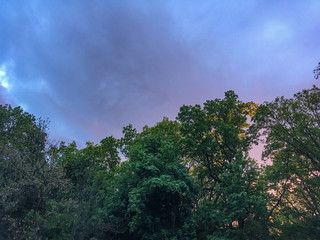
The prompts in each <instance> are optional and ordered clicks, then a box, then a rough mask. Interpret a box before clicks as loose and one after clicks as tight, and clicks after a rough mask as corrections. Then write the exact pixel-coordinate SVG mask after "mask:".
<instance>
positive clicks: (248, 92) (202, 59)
mask: <svg viewBox="0 0 320 240" xmlns="http://www.w3.org/2000/svg"><path fill="white" fill-rule="evenodd" d="M0 11H1V14H0V85H1V86H0V104H5V103H9V104H12V105H14V106H17V105H20V106H22V107H23V108H24V109H25V110H26V111H28V112H30V113H33V114H34V115H36V116H38V117H42V118H45V119H46V118H49V120H50V134H51V137H52V138H53V139H56V140H65V141H71V140H76V141H77V142H78V144H79V145H80V146H81V145H82V146H83V144H84V143H85V142H86V141H89V140H90V141H94V142H99V141H100V140H101V139H102V138H104V137H106V136H109V135H113V136H116V137H120V136H121V131H122V127H123V126H125V125H127V124H129V123H132V124H133V125H134V126H135V127H137V128H138V129H141V127H142V126H143V125H153V124H154V123H156V122H158V121H161V119H162V118H163V116H167V117H169V118H170V119H174V118H175V117H176V115H177V113H178V111H179V108H180V107H181V106H182V105H183V104H199V103H203V102H204V101H205V100H209V99H215V98H221V97H223V94H224V92H225V91H228V90H234V91H235V92H236V93H237V94H238V95H239V97H240V99H241V100H243V101H255V102H257V103H262V102H264V101H271V100H272V99H274V98H275V97H277V96H282V95H285V96H287V97H289V96H291V95H292V94H294V93H295V92H297V91H300V90H301V89H303V88H310V87H311V86H312V85H313V84H316V85H318V84H319V83H318V82H317V81H316V80H315V79H314V78H313V73H312V70H313V69H314V68H315V66H316V65H317V63H318V62H319V61H320V41H319V39H320V18H319V15H320V1H317V0H314V1H312V0H310V1H294V0H291V1H289V0H287V1H286V0H284V1H275V0H274V1H273V0H260V1H258V0H256V1H253V0H246V1H236V0H233V1H232V0H230V1H221V0H212V1H205V0H204V1H195V0H194V1H187V0H186V1H184V0H181V1H173V0H171V1H168V0H161V1H160V0H159V1H150V0H149V1H147V0H146V1H140V0H136V1H98V0H91V1H85V0H83V1H75V0H69V1H65V0H64V1H63V0H55V1H49V0H42V1H40V0H38V1H36V0H24V1H19V0H13V1H11V0H10V1H9V0H0Z"/></svg>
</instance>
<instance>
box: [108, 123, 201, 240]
mask: <svg viewBox="0 0 320 240" xmlns="http://www.w3.org/2000/svg"><path fill="white" fill-rule="evenodd" d="M179 136H180V135H179V128H178V124H177V123H176V122H172V121H168V120H167V119H164V121H162V122H160V123H158V124H157V125H156V126H155V127H152V128H148V127H145V128H144V130H143V132H142V133H140V134H138V135H137V136H136V138H135V139H134V141H133V143H131V145H130V147H129V149H128V154H127V157H128V158H129V160H128V161H127V162H125V163H123V164H122V165H121V169H120V170H119V175H118V176H116V178H117V179H116V181H115V186H114V187H115V189H114V191H115V192H116V194H115V195H114V196H113V198H111V199H110V202H109V204H108V210H109V216H108V218H107V219H108V220H109V222H110V224H109V225H111V222H116V223H117V225H118V227H119V226H121V229H119V228H114V229H113V234H114V235H115V236H117V238H116V239H173V238H174V237H176V236H177V235H179V234H182V233H181V229H182V227H183V225H184V222H185V220H186V219H187V218H188V217H189V216H190V215H191V210H192V206H193V201H194V198H195V191H196V188H195V186H194V185H193V182H192V179H191V178H190V177H189V176H188V173H187V169H186V168H185V167H183V166H182V165H180V164H179V159H178V152H179V150H178V148H177V146H178V140H179Z"/></svg>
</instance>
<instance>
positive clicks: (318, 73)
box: [313, 62, 320, 79]
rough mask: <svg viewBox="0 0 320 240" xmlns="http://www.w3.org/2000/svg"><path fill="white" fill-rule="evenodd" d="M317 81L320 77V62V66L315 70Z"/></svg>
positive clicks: (319, 64)
mask: <svg viewBox="0 0 320 240" xmlns="http://www.w3.org/2000/svg"><path fill="white" fill-rule="evenodd" d="M313 73H314V77H315V79H318V78H319V76H320V62H319V63H318V66H317V67H316V68H315V69H314V70H313Z"/></svg>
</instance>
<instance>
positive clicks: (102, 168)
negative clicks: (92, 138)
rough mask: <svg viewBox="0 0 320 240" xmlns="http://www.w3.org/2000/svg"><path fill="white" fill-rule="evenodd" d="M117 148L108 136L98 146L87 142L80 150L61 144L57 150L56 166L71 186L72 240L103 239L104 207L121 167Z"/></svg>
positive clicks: (73, 145) (72, 145)
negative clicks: (60, 167)
mask: <svg viewBox="0 0 320 240" xmlns="http://www.w3.org/2000/svg"><path fill="white" fill-rule="evenodd" d="M118 144H119V143H118V140H117V139H115V138H113V137H111V136H110V137H106V138H104V139H103V140H101V142H100V144H94V143H92V142H87V146H86V147H85V148H83V149H80V150H79V149H77V146H76V144H75V142H73V143H71V144H69V145H65V143H64V142H61V143H60V146H59V147H58V148H57V149H56V151H57V153H58V163H59V165H60V166H62V167H63V169H64V170H65V172H66V176H67V177H68V178H69V179H70V181H71V183H72V185H71V189H72V194H71V195H70V197H71V198H72V199H73V201H74V203H75V209H74V210H75V217H74V220H73V221H74V224H73V226H74V227H73V231H72V232H73V233H72V237H73V238H74V239H91V238H104V228H105V226H104V224H103V219H102V216H103V207H104V202H105V199H106V198H107V197H109V196H108V195H109V194H110V192H109V189H110V188H111V187H110V182H111V180H112V178H113V176H114V174H115V170H116V169H117V166H118V165H119V163H120V157H119V155H118V150H117V148H118Z"/></svg>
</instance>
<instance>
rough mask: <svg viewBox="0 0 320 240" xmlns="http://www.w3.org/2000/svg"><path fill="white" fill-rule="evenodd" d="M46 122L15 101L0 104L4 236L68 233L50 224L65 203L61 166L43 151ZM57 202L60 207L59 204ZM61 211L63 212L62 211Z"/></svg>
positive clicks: (1, 223) (0, 202) (0, 196)
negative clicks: (53, 227)
mask: <svg viewBox="0 0 320 240" xmlns="http://www.w3.org/2000/svg"><path fill="white" fill-rule="evenodd" d="M45 130H46V124H45V122H44V121H41V120H37V119H36V118H35V117H34V116H33V115H31V114H29V113H26V112H24V111H23V110H22V109H21V108H20V107H16V108H12V107H11V106H8V105H6V106H0V232H1V235H0V236H1V238H5V239H27V238H32V239H39V238H42V237H45V236H47V237H48V236H49V235H50V234H52V232H50V231H51V230H52V229H50V227H49V225H51V226H53V225H54V226H55V229H54V231H55V232H56V234H59V235H60V237H61V238H62V239H63V238H64V237H67V236H68V233H67V232H65V231H64V230H65V229H66V226H63V227H64V229H63V228H62V227H61V226H59V225H57V224H55V223H54V222H55V221H56V220H57V219H60V220H61V219H62V218H64V219H65V220H66V221H65V222H66V225H67V219H68V217H67V213H66V211H62V212H59V211H60V210H61V208H60V207H61V205H62V204H64V203H66V202H65V201H64V199H63V197H61V195H60V193H61V192H63V191H65V190H66V186H67V184H68V183H67V181H66V180H65V178H64V177H63V172H62V171H61V169H59V168H58V167H57V166H56V165H55V164H54V163H53V162H51V163H50V161H48V159H50V155H49V154H47V152H46V145H47V140H46V132H45ZM59 208H60V209H59ZM64 213H65V215H64Z"/></svg>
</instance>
